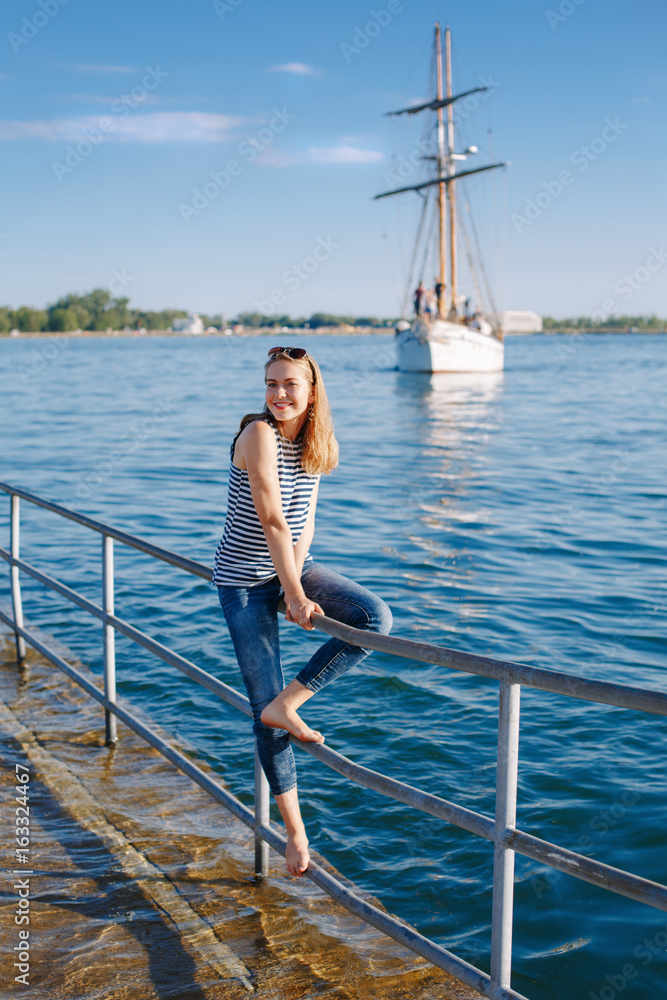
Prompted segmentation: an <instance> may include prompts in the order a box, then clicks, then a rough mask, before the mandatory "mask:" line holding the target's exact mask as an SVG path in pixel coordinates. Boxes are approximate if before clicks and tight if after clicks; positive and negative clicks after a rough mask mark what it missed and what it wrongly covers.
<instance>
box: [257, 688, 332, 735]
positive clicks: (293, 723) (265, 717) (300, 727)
mask: <svg viewBox="0 0 667 1000" xmlns="http://www.w3.org/2000/svg"><path fill="white" fill-rule="evenodd" d="M261 719H262V722H263V723H264V725H265V726H271V728H272V729H286V730H287V732H288V733H291V734H292V736H296V738H297V739H298V740H303V741H304V743H324V736H322V733H319V732H318V731H317V730H316V729H311V728H310V726H307V725H306V723H305V722H304V721H303V719H302V718H301V717H300V716H299V715H298V714H297V712H296V710H295V709H293V708H290V707H289V706H288V705H285V703H284V701H283V699H282V696H281V695H278V697H277V698H274V699H273V701H272V702H271V703H270V704H268V705H267V706H266V708H265V709H263V711H262V715H261Z"/></svg>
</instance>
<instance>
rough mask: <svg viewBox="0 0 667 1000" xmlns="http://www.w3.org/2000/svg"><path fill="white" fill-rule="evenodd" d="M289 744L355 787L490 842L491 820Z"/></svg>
mask: <svg viewBox="0 0 667 1000" xmlns="http://www.w3.org/2000/svg"><path fill="white" fill-rule="evenodd" d="M290 742H291V743H292V744H293V745H294V746H295V747H298V748H299V750H303V751H304V752H305V753H309V754H310V755H311V757H317V759H318V760H321V761H322V763H323V764H326V765H327V767H330V768H331V769H332V770H334V771H338V773H339V774H342V775H343V776H344V777H346V778H349V779H350V780H351V781H356V783H357V784H358V785H364V786H365V787H366V788H372V789H373V791H375V792H379V794H380V795H386V796H387V797H388V798H390V799H396V801H397V802H404V803H405V805H408V806H412V807H413V808H414V809H419V810H420V812H425V813H428V815H429V816H436V817H437V818H438V819H444V820H445V821H446V822H447V823H452V824H453V825H454V826H459V827H461V829H463V830H467V831H468V832H469V833H474V834H476V835H477V836H478V837H484V839H485V840H493V828H494V824H493V820H492V819H488V817H486V816H482V815H481V813H476V812H473V811H472V809H466V808H465V807H464V806H457V805H456V804H455V803H454V802H448V801H447V799H441V798H439V797H438V796H437V795H431V794H430V793H429V792H423V791H422V790H421V789H420V788H415V787H414V786H413V785H406V784H404V783H403V782H402V781H397V780H396V779H395V778H388V777H387V776H386V775H384V774H380V773H379V771H372V770H371V769H370V768H368V767H363V766H362V765H361V764H355V763H354V762H353V761H351V760H349V759H348V758H347V757H343V755H342V754H339V753H337V752H336V751H335V750H332V749H331V747H327V746H325V745H324V744H322V743H302V742H301V740H297V739H296V738H295V737H294V736H291V737H290Z"/></svg>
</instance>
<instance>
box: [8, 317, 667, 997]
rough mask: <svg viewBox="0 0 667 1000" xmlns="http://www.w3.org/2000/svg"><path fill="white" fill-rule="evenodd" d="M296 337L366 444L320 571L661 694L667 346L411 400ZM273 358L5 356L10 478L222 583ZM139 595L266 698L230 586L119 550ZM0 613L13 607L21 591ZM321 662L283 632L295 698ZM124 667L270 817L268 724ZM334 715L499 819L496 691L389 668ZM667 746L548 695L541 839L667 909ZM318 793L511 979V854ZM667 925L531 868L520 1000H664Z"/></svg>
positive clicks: (427, 390) (88, 346)
mask: <svg viewBox="0 0 667 1000" xmlns="http://www.w3.org/2000/svg"><path fill="white" fill-rule="evenodd" d="M292 339H293V340H294V342H295V343H297V342H298V343H299V344H303V345H304V346H307V347H309V349H311V350H312V352H313V353H314V354H315V356H316V357H317V358H318V360H319V361H320V363H321V366H322V369H323V372H324V375H325V378H326V384H327V388H328V391H329V395H330V399H331V402H332V408H333V412H334V417H335V420H336V428H337V434H338V437H339V440H340V444H341V465H340V467H339V469H338V470H336V471H335V472H334V473H333V474H332V476H331V477H327V478H324V479H323V482H322V485H321V488H320V503H319V508H318V521H317V528H316V537H315V542H314V545H313V548H312V551H313V555H314V557H315V558H316V559H320V560H322V561H323V562H326V563H327V564H328V565H330V566H331V567H332V568H334V569H336V570H338V571H339V572H342V573H344V574H346V575H349V576H351V577H353V578H354V579H357V580H359V582H361V583H363V584H365V585H366V586H369V587H370V588H371V589H374V590H376V591H377V592H378V593H379V594H380V595H381V596H383V597H384V598H385V599H386V600H387V601H388V603H389V604H390V606H391V607H392V610H393V612H394V620H395V625H394V632H395V634H397V635H403V636H406V637H409V638H418V639H422V640H424V641H430V642H435V643H440V644H443V645H450V646H453V647H456V648H460V649H465V650H470V651H475V652H480V653H485V654H488V655H492V656H496V657H499V658H507V659H514V660H519V661H523V662H528V663H531V664H534V665H537V666H542V667H547V668H553V669H561V670H567V671H570V672H572V673H577V674H581V675H585V676H589V677H597V678H601V679H610V680H616V681H620V682H624V683H633V684H639V685H641V684H645V685H646V686H650V687H653V688H655V689H658V690H662V689H663V687H664V662H665V660H664V653H665V648H666V647H665V638H666V637H665V625H664V612H665V609H666V608H667V572H666V559H665V536H666V535H667V530H666V528H665V504H666V500H667V490H666V489H665V477H664V468H665V448H664V427H665V411H666V410H667V403H666V401H665V395H664V388H663V387H664V384H665V376H666V370H667V339H666V338H663V337H650V336H640V335H630V336H624V335H620V336H580V337H577V338H567V337H561V336H550V337H528V338H510V339H509V340H508V341H507V345H506V369H505V372H504V373H502V374H500V375H497V376H496V375H486V376H463V375H462V376H452V375H438V376H427V375H410V374H404V373H399V372H397V371H395V370H394V365H395V356H394V353H393V342H392V338H391V336H390V335H387V336H384V335H378V336H373V337H360V336H342V337H328V336H322V337H315V336H306V337H298V338H292ZM267 344H268V341H267V340H266V339H265V338H254V337H253V338H226V339H224V340H223V339H221V338H205V339H201V340H196V339H192V338H145V339H138V338H137V339H134V338H133V339H124V338H119V339H80V340H79V339H75V338H69V339H63V340H61V341H59V342H56V341H49V340H36V341H30V342H29V341H27V340H16V341H10V342H7V341H5V342H3V343H2V345H1V348H0V366H1V368H0V370H1V371H2V384H3V386H4V387H5V391H4V392H3V399H2V414H1V416H2V424H3V428H6V429H8V430H6V432H5V434H4V435H3V436H4V438H5V441H4V445H3V454H4V460H3V470H2V478H3V480H5V481H7V482H11V483H13V484H16V485H19V486H22V487H24V488H27V489H29V490H32V491H34V492H36V493H38V494H41V495H44V496H47V497H49V498H51V499H53V500H56V501H58V502H62V503H65V504H67V505H70V506H72V507H74V508H75V509H77V510H79V511H83V512H85V513H89V514H92V515H93V516H96V517H99V519H100V520H103V521H106V522H108V523H110V524H113V525H115V526H118V527H123V528H125V529H127V530H129V531H132V532H134V533H136V534H139V535H140V536H142V537H144V538H150V539H153V540H155V541H156V542H158V543H160V544H163V545H165V546H167V547H168V548H171V549H174V550H176V551H178V552H181V553H183V554H187V555H190V556H192V557H194V558H197V559H200V560H202V561H205V562H210V561H211V560H212V555H213V551H214V549H215V545H216V543H217V540H218V537H219V534H220V532H221V529H222V524H223V522H224V508H225V501H226V480H227V467H228V455H229V444H230V441H231V439H232V437H233V434H234V433H235V430H236V428H237V426H238V420H239V418H240V416H241V415H242V414H243V413H245V412H248V411H251V410H255V409H258V408H259V407H260V405H261V399H262V389H261V377H262V364H263V359H264V357H265V352H266V345H267ZM49 345H51V346H50V349H48V350H47V348H49ZM6 510H7V505H6V504H5V505H4V511H5V512H6ZM6 520H7V519H6V516H5V515H4V514H3V522H5V523H6ZM22 524H23V528H22V542H21V544H22V554H23V555H24V557H25V558H26V559H28V560H30V561H33V562H35V563H37V564H39V565H40V567H44V568H45V569H46V571H47V572H48V571H50V572H53V573H54V574H55V575H59V576H60V577H62V578H63V579H65V580H67V581H68V582H69V583H71V585H72V586H75V587H76V588H77V589H79V590H81V591H82V592H84V593H85V594H87V595H89V596H90V597H91V598H92V599H95V600H99V597H100V542H99V538H98V537H97V536H94V535H92V533H90V532H86V531H85V530H84V529H83V528H80V527H78V526H76V525H71V524H69V523H67V522H64V521H62V519H60V518H57V517H55V516H54V515H49V514H48V513H46V512H43V511H40V510H38V509H34V508H32V509H31V507H30V505H29V504H27V503H23V504H22ZM4 537H5V539H6V538H7V532H6V529H4ZM5 544H6V543H5ZM116 572H117V586H116V602H117V604H116V606H117V613H118V614H120V615H121V616H123V617H127V618H128V619H129V620H130V621H132V622H135V623H136V624H138V625H139V626H140V627H141V628H144V629H145V630H146V631H148V632H149V633H150V634H152V635H154V636H155V637H156V638H158V639H159V640H161V641H164V642H166V643H167V644H168V645H170V646H172V647H173V648H175V649H177V650H178V651H180V652H182V653H183V654H184V655H186V656H187V657H188V658H190V659H192V660H194V661H195V662H196V663H198V664H199V665H201V666H202V667H204V668H205V669H207V670H210V671H211V672H212V673H214V674H215V675H216V676H219V677H220V678H221V679H223V680H225V681H226V682H228V683H231V684H233V685H235V686H237V687H238V686H239V678H238V675H237V669H236V665H235V660H234V656H233V652H232V650H231V647H230V643H229V638H228V635H227V632H226V628H225V624H224V620H223V619H222V616H221V612H220V610H219V607H218V605H217V600H216V595H215V592H214V591H213V589H212V588H211V587H210V586H209V585H207V584H206V583H204V582H203V581H199V580H195V579H194V578H191V577H189V576H187V575H186V574H183V573H179V572H178V571H177V570H175V569H172V568H170V567H168V566H166V565H163V564H159V563H157V562H154V561H152V560H150V559H148V558H147V557H144V556H142V555H140V554H139V553H136V552H134V551H131V550H123V549H122V547H121V546H118V545H117V546H116ZM1 586H2V589H1V590H0V599H2V600H3V602H4V603H5V604H7V595H8V588H7V585H6V576H5V577H4V579H3V582H2V585H1ZM24 603H25V610H26V615H27V617H28V618H29V619H30V620H32V621H35V622H37V623H38V624H39V625H40V626H41V627H42V628H43V629H44V630H45V631H48V632H50V633H51V634H54V635H56V636H57V637H58V638H59V639H60V640H61V641H62V642H63V643H66V644H67V646H69V647H70V648H71V649H72V650H74V652H75V653H76V654H77V655H78V656H79V657H80V658H81V659H82V660H83V661H84V662H86V663H88V664H89V665H90V667H91V669H93V671H95V672H97V673H98V674H99V672H100V669H101V641H100V629H99V626H98V624H97V623H93V622H90V621H88V620H86V616H85V615H84V614H82V613H79V612H78V611H77V610H75V609H72V608H70V607H69V606H65V604H64V603H63V602H62V601H61V599H60V598H58V597H57V596H56V595H52V594H49V593H45V592H44V590H43V588H41V587H39V586H38V585H37V584H33V583H31V582H29V581H27V580H26V581H25V583H24ZM317 641H319V639H318V636H317V635H316V634H306V633H304V632H302V631H300V630H297V629H296V628H295V627H291V626H289V625H288V624H286V623H285V624H284V625H283V626H281V642H282V648H283V652H284V663H285V667H286V673H287V675H288V676H293V674H294V673H296V672H297V670H298V667H299V664H300V663H301V662H302V660H303V658H304V656H307V655H309V650H311V649H312V648H313V646H314V643H316V642H317ZM117 644H118V675H119V692H120V694H121V696H124V697H126V698H127V699H129V700H130V701H133V702H136V703H138V704H140V705H141V706H142V707H143V708H144V710H145V711H146V712H148V713H149V714H150V715H151V716H152V717H153V718H155V719H157V720H158V721H159V722H160V723H161V724H162V725H163V726H164V728H165V729H166V730H167V731H169V732H171V733H173V734H174V736H175V738H176V739H182V740H183V741H185V742H186V744H189V745H193V746H195V747H196V748H197V752H198V754H199V756H200V758H201V759H202V760H203V761H205V762H206V763H207V764H208V765H209V766H211V767H212V768H214V769H215V770H216V771H217V772H218V773H219V774H220V775H221V776H222V777H223V778H224V779H225V780H226V781H227V782H228V783H229V786H230V787H231V789H232V790H233V791H235V792H236V793H237V794H238V795H239V797H241V798H242V799H243V800H244V801H250V792H251V750H252V742H251V739H250V736H249V733H248V730H247V723H246V720H245V719H244V718H236V716H235V714H234V713H233V712H232V711H231V710H229V709H227V708H225V707H224V706H222V707H221V706H220V705H219V704H218V703H217V701H216V699H214V698H213V696H211V695H209V694H208V693H207V692H205V691H202V690H200V689H198V688H197V687H196V686H194V685H192V684H191V683H190V682H188V681H187V680H186V679H185V678H181V677H180V676H178V677H174V676H173V674H172V672H171V671H170V669H169V668H168V667H167V666H166V665H164V664H162V663H159V662H157V661H155V660H154V659H152V658H151V657H150V656H148V654H145V653H143V652H142V651H141V650H138V649H137V648H135V647H133V646H131V644H130V643H129V642H127V641H126V640H125V639H123V638H121V637H119V638H118V639H117ZM311 705H312V707H310V706H309V713H308V715H307V718H308V721H309V722H311V724H313V725H315V726H316V727H317V728H321V729H323V730H324V731H325V732H326V734H327V741H328V742H329V744H330V745H331V746H332V747H333V748H334V749H337V750H340V751H341V752H342V753H345V754H347V755H349V756H351V757H352V758H353V759H355V760H357V761H359V762H360V763H363V764H365V765H367V766H369V767H372V768H375V769H377V770H381V771H384V772H385V773H388V774H390V775H392V776H394V777H397V778H400V779H403V780H407V781H409V782H411V783H413V784H417V785H419V786H420V787H423V788H426V789H428V790H429V791H432V792H434V793H436V794H439V795H442V796H444V797H446V798H451V799H454V800H456V801H460V802H462V803H463V804H466V805H468V806H470V807H471V808H474V809H476V810H477V811H480V812H483V813H486V814H488V815H492V814H493V805H494V768H495V738H496V737H495V727H496V713H497V685H496V684H494V683H492V682H490V681H486V680H483V679H481V678H475V677H470V676H467V675H458V674H454V673H449V672H446V671H445V670H444V669H443V668H439V667H432V666H429V665H427V664H419V663H415V662H412V661H409V660H398V659H395V658H392V657H390V656H388V655H385V654H379V653H374V654H373V655H372V657H371V658H369V659H368V660H367V661H366V662H365V663H364V664H363V665H362V666H361V667H360V668H359V669H357V670H355V671H353V672H351V673H350V674H349V675H347V676H345V677H343V678H342V679H341V680H340V681H339V682H337V684H336V685H335V686H333V687H332V688H329V689H326V690H325V691H323V692H322V693H321V695H319V696H318V698H317V700H316V701H314V702H312V703H311ZM666 735H667V726H666V724H665V722H664V720H662V719H661V718H658V717H655V716H648V715H642V714H639V713H631V712H627V711H623V710H621V709H613V708H609V707H602V706H595V705H591V704H587V703H584V702H577V701H574V700H569V699H565V698H561V697H558V696H555V695H549V694H544V693H538V692H531V691H524V692H523V695H522V726H521V747H520V769H519V825H520V826H521V827H522V828H523V829H525V830H528V831H529V832H532V833H536V834H538V835H540V836H543V837H545V838H547V839H550V840H553V841H555V842H557V843H562V844H563V845H564V846H566V847H570V848H572V849H575V850H576V849H578V845H579V844H582V845H583V844H586V847H585V848H584V847H583V846H582V847H581V849H582V851H583V853H588V854H591V855H593V856H595V857H596V858H599V859H600V860H602V861H605V862H607V863H609V864H612V865H615V866H617V867H620V868H626V869H628V870H634V871H636V872H637V873H639V874H642V875H644V876H646V877H648V878H651V879H654V880H657V881H663V882H664V881H667V860H666V858H665V851H664V836H663V833H662V828H663V815H664V809H663V788H664V768H663V759H664V752H665V747H666V746H667V739H666ZM300 756H303V755H300ZM299 768H300V785H301V795H302V800H303V804H304V813H305V816H306V821H307V825H308V828H309V833H310V836H311V839H312V842H313V844H314V845H315V847H316V848H317V850H318V851H319V852H320V853H322V854H323V855H324V856H325V857H327V858H328V859H329V860H330V861H331V862H332V863H333V864H334V865H336V867H338V868H339V869H340V870H341V871H343V872H344V873H345V874H346V875H347V876H349V877H350V878H352V879H353V880H354V881H356V882H357V883H359V884H360V885H362V886H363V887H364V888H366V889H367V890H368V891H370V892H373V893H375V894H377V895H378V896H379V897H380V898H381V899H382V901H383V902H384V904H385V905H386V906H387V908H388V909H389V910H390V911H392V912H395V913H398V914H399V915H400V916H402V917H403V918H404V919H406V920H408V921H410V922H411V923H413V924H414V925H415V926H417V927H418V928H419V929H420V930H421V931H422V932H424V933H426V934H428V935H429V936H431V937H433V938H435V939H436V940H438V941H440V942H442V943H443V944H445V945H446V946H447V947H450V948H451V949H452V950H453V951H455V952H456V953H457V954H459V955H460V956H461V957H463V958H465V959H467V960H468V961H472V962H473V963H475V964H478V965H479V966H480V967H482V968H485V969H488V953H489V943H490V918H491V909H490V904H491V891H490V890H491V879H492V870H491V860H492V851H491V847H490V845H489V844H487V843H486V842H482V841H479V840H477V839H476V838H474V837H472V836H471V835H469V834H466V833H463V832H462V831H459V830H456V829H453V828H451V827H448V826H447V825H446V824H442V823H439V822H438V821H436V820H433V819H429V818H428V817H426V818H424V817H421V816H420V815H418V814H413V813H411V812H410V810H408V809H407V808H405V807H403V806H400V805H399V804H397V803H391V802H387V801H384V800H382V799H381V798H380V797H379V796H376V795H375V794H374V793H372V792H370V791H367V790H363V789H360V788H357V787H356V786H355V787H352V786H349V785H348V784H347V783H346V782H345V781H344V780H343V779H342V778H339V777H338V776H337V775H335V774H333V773H329V772H326V773H324V772H323V770H322V768H321V766H320V765H319V764H318V763H317V762H315V761H313V760H311V759H310V758H306V759H303V760H301V759H300V760H299ZM580 838H588V839H587V840H585V841H581V840H580ZM666 926H667V917H665V915H664V914H662V913H661V912H660V911H656V910H652V909H650V908H648V907H644V906H641V905H640V904H636V903H633V902H631V901H628V900H625V899H622V898H621V897H613V896H611V895H608V894H606V893H604V892H603V891H602V890H599V889H595V888H593V887H591V886H588V885H586V884H584V883H581V882H578V881H577V880H574V879H571V878H569V877H567V876H564V875H563V876H559V877H554V876H553V875H552V874H551V873H550V872H549V870H548V869H546V868H543V867H541V866H538V865H536V864H534V863H532V862H529V861H528V860H521V859H518V862H517V885H516V914H515V944H514V968H515V974H514V978H513V986H514V987H515V988H516V989H518V990H519V991H521V992H523V993H525V994H526V995H527V996H529V997H531V998H534V1000H551V998H560V997H562V996H564V995H567V996H572V997H573V998H577V997H582V998H584V997H585V998H588V997H589V994H590V993H591V992H592V993H593V994H594V995H595V996H599V995H600V991H601V990H602V991H603V994H602V1000H605V996H607V997H608V996H609V995H610V994H609V993H607V994H605V993H604V990H605V989H606V990H607V991H610V990H612V989H615V988H616V987H617V986H618V984H619V982H620V979H619V977H622V975H623V974H622V972H621V970H622V969H623V966H627V965H629V964H631V965H633V967H634V968H635V970H636V972H637V975H636V976H633V977H632V979H631V981H629V982H628V983H627V986H626V987H625V988H624V996H627V997H632V998H633V1000H649V998H650V1000H653V998H655V997H657V996H660V995H661V991H662V990H663V986H662V983H663V981H664V974H665V971H666V964H667V963H665V952H664V947H659V945H660V943H661V942H662V937H661V935H662V933H663V932H664V930H665V927H666ZM645 941H648V942H649V945H651V947H647V946H646V945H644V944H643V942H645ZM665 941H666V942H667V938H666V939H665ZM655 942H657V944H656V943H655ZM647 956H648V958H647ZM606 977H607V978H606ZM614 983H616V987H615V986H614V985H613V984H614Z"/></svg>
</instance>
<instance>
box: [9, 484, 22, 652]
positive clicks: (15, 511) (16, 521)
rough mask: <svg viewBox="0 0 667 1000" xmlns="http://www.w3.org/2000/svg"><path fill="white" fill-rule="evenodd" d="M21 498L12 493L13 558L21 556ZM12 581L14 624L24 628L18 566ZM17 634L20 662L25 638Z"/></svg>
mask: <svg viewBox="0 0 667 1000" xmlns="http://www.w3.org/2000/svg"><path fill="white" fill-rule="evenodd" d="M19 502H20V501H19V498H18V497H17V496H16V494H15V493H12V494H11V519H10V521H11V543H10V555H11V557H12V559H18V558H19V526H20V509H19ZM10 576H11V581H12V606H13V610H14V624H15V625H18V627H19V628H23V604H22V603H21V584H20V582H19V568H18V566H12V567H11V573H10ZM14 635H15V636H16V656H17V659H18V661H19V663H22V662H23V660H25V639H24V638H23V636H22V635H19V633H18V632H15V633H14Z"/></svg>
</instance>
